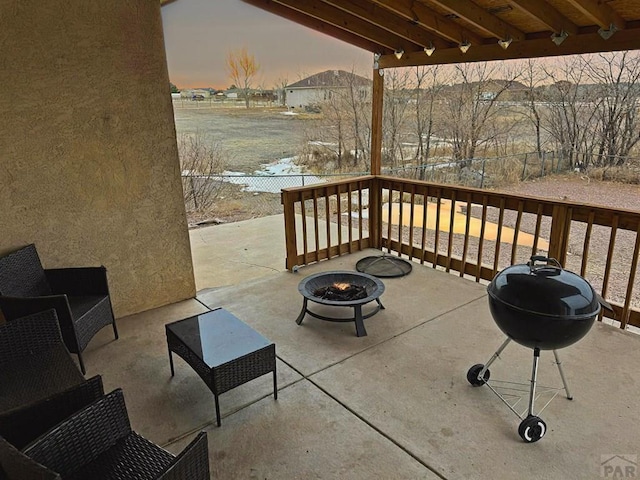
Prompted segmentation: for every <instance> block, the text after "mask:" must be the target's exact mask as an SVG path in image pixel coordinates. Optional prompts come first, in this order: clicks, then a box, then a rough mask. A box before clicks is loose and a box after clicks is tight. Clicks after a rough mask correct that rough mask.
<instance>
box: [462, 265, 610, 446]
mask: <svg viewBox="0 0 640 480" xmlns="http://www.w3.org/2000/svg"><path fill="white" fill-rule="evenodd" d="M487 293H488V297H489V309H490V311H491V315H492V317H493V319H494V321H495V322H496V324H497V325H498V327H499V328H500V330H502V332H503V333H504V334H505V335H506V336H507V339H506V340H505V341H504V342H503V343H502V345H500V347H499V348H498V350H497V351H496V352H495V353H494V354H493V356H492V357H491V358H490V359H489V361H488V362H487V363H486V365H484V364H477V365H474V366H472V367H471V368H470V369H469V371H468V372H467V380H468V381H469V383H471V385H473V386H481V385H487V386H489V388H490V389H491V390H492V391H493V392H494V393H495V394H496V395H498V397H499V398H500V399H501V400H502V401H503V402H504V403H505V404H506V405H507V406H508V407H509V408H510V409H511V410H512V411H513V412H514V413H515V414H516V415H517V416H518V417H519V418H520V419H521V420H522V422H521V423H520V426H519V428H518V433H519V434H520V437H521V438H522V439H523V440H524V441H525V442H528V443H531V442H536V441H538V440H540V439H541V438H542V437H543V436H544V434H545V433H546V430H547V427H546V424H545V422H544V421H543V420H542V419H541V418H540V417H538V416H537V415H534V413H533V408H534V399H535V398H536V383H537V371H538V360H539V357H540V351H541V350H553V354H554V356H555V361H556V364H557V366H558V370H559V372H560V377H561V379H562V383H563V386H564V390H565V392H566V395H567V398H568V399H569V400H571V399H572V397H571V394H570V393H569V387H568V385H567V381H566V378H565V376H564V372H563V370H562V365H561V362H560V359H559V357H558V352H557V350H558V349H560V348H564V347H567V346H569V345H571V344H573V343H575V342H577V341H578V340H580V339H581V338H582V337H584V336H585V335H586V334H587V333H588V332H589V330H590V329H591V326H592V325H593V323H594V321H595V319H596V317H597V316H598V314H599V313H600V308H601V304H603V305H605V306H607V307H608V308H610V307H609V306H608V305H607V304H606V303H605V302H604V301H603V300H602V299H601V298H600V297H599V295H598V294H597V293H596V292H595V291H594V289H593V287H592V286H591V285H590V284H589V282H587V281H586V280H585V279H584V278H582V277H580V276H579V275H576V274H575V273H572V272H569V271H567V270H564V269H563V268H562V266H561V265H560V263H559V262H558V261H556V260H554V259H551V258H547V257H540V256H533V257H531V259H530V261H529V262H528V263H527V264H522V265H512V266H510V267H508V268H506V269H504V270H502V271H501V272H500V273H498V274H497V275H496V276H495V277H494V279H493V280H492V281H491V283H490V284H489V286H488V287H487ZM512 340H513V341H515V342H516V343H519V344H521V345H523V346H525V347H528V348H532V349H533V368H532V373H531V381H530V384H529V389H528V393H529V404H528V408H527V411H526V412H525V413H526V414H525V413H522V414H521V413H519V412H518V411H516V410H515V408H514V407H513V406H512V405H511V403H509V401H507V399H505V396H503V394H501V393H500V392H499V391H498V389H496V388H494V387H493V386H492V385H491V383H490V382H489V378H490V372H489V367H490V366H491V364H492V363H493V362H494V361H495V360H496V359H497V358H498V357H499V356H500V354H501V353H502V351H503V350H504V349H505V348H506V347H507V345H508V344H509V343H510V342H511V341H512ZM519 385H520V384H519ZM522 385H526V384H522ZM545 388H546V387H545ZM553 390H557V389H553ZM553 397H555V394H554V395H553ZM553 397H552V398H551V399H553ZM550 401H551V400H549V401H548V402H547V404H546V405H548V404H549V402H550ZM546 405H545V406H544V407H546ZM544 407H543V409H544ZM540 412H542V409H541V410H540V411H539V412H538V413H540Z"/></svg>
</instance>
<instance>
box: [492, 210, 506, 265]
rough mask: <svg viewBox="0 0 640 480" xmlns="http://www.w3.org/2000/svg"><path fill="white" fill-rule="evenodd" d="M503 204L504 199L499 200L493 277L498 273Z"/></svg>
mask: <svg viewBox="0 0 640 480" xmlns="http://www.w3.org/2000/svg"><path fill="white" fill-rule="evenodd" d="M504 204H505V199H504V198H501V199H500V213H499V214H498V230H497V236H496V249H495V253H494V256H493V276H494V277H495V276H496V274H497V273H498V266H499V265H500V244H501V243H502V223H503V221H504Z"/></svg>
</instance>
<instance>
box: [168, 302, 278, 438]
mask: <svg viewBox="0 0 640 480" xmlns="http://www.w3.org/2000/svg"><path fill="white" fill-rule="evenodd" d="M165 330H166V334H167V345H168V347H169V363H170V365H171V376H173V375H174V369H173V357H172V352H174V353H176V354H177V355H179V356H180V357H182V358H183V359H184V360H185V361H186V362H187V363H188V364H189V365H190V366H191V368H193V369H194V370H195V372H196V373H197V374H198V375H199V376H200V378H202V380H204V383H205V384H206V385H207V387H209V389H210V390H211V392H212V393H213V396H214V398H215V403H216V421H217V423H218V426H220V425H221V423H220V405H219V404H218V396H219V395H220V394H222V393H224V392H227V391H229V390H231V389H232V388H235V387H238V386H240V385H242V384H244V383H247V382H248V381H250V380H253V379H255V378H258V377H260V376H262V375H265V374H267V373H269V372H273V398H274V399H277V398H278V384H277V380H276V346H275V344H274V343H272V342H270V341H269V340H267V339H266V338H264V337H263V336H262V335H260V334H259V333H258V332H256V331H255V330H254V329H252V328H251V327H250V326H249V325H247V324H246V323H244V322H243V321H242V320H240V319H238V318H236V317H235V316H233V315H232V314H231V313H229V312H227V311H226V310H224V309H223V308H217V309H215V310H212V311H210V312H207V313H203V314H200V315H196V316H194V317H190V318H185V319H184V320H178V321H177V322H173V323H169V324H167V325H165Z"/></svg>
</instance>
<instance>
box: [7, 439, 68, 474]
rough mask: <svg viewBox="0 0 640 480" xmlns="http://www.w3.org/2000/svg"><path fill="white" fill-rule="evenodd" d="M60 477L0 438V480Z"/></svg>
mask: <svg viewBox="0 0 640 480" xmlns="http://www.w3.org/2000/svg"><path fill="white" fill-rule="evenodd" d="M59 479H60V476H59V475H58V474H57V473H55V472H52V471H51V470H49V469H48V468H46V467H44V466H43V465H40V464H39V463H37V462H36V461H34V460H32V459H31V458H29V457H27V456H26V455H24V454H23V453H22V452H20V451H19V450H17V449H16V448H15V447H14V446H13V445H11V444H10V443H9V442H7V441H6V440H5V439H4V438H2V437H0V480H59Z"/></svg>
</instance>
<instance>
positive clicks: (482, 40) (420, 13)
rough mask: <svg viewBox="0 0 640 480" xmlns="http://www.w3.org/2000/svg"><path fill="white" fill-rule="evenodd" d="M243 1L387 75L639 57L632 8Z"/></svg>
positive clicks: (586, 0) (457, 0) (397, 0)
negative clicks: (369, 56) (364, 56)
mask: <svg viewBox="0 0 640 480" xmlns="http://www.w3.org/2000/svg"><path fill="white" fill-rule="evenodd" d="M165 1H171V0H165ZM243 1H245V2H246V3H250V4H252V5H255V6H257V7H259V8H262V9H264V10H266V11H269V12H271V13H275V14H277V15H279V16H281V17H284V18H287V19H289V20H292V21H294V22H297V23H299V24H302V25H305V26H307V27H309V28H312V29H314V30H316V31H319V32H322V33H325V34H327V35H330V36H332V37H335V38H338V39H340V40H343V41H345V42H347V43H350V44H352V45H355V46H358V47H360V48H363V49H366V50H368V51H370V52H372V53H374V54H379V55H380V57H379V58H378V65H379V66H380V67H381V68H388V67H400V66H412V65H430V64H439V63H459V62H470V61H471V62H474V61H488V60H506V59H516V58H534V57H544V56H557V55H569V54H581V53H592V52H607V51H617V50H637V49H640V2H635V1H633V2H632V1H631V0H616V1H613V2H606V1H603V0H553V2H550V1H545V0H503V3H501V4H500V5H499V7H496V4H497V2H495V1H493V0H492V1H489V0H473V1H471V0H243ZM621 14H624V18H623V17H622V15H621ZM625 19H626V21H625ZM534 25H535V26H534ZM550 37H552V38H550ZM506 40H509V42H505V41H506ZM498 41H501V42H500V44H501V45H499V43H498ZM463 44H470V46H469V50H468V51H467V52H466V53H463V52H462V51H461V48H460V47H462V46H463ZM425 47H435V51H434V50H432V49H431V48H429V49H427V50H425ZM400 50H402V51H403V52H404V53H403V55H402V56H400V55H397V56H396V55H394V52H398V51H400ZM462 50H465V49H462ZM427 51H428V53H429V54H431V56H429V55H427ZM397 57H400V58H397Z"/></svg>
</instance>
